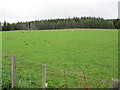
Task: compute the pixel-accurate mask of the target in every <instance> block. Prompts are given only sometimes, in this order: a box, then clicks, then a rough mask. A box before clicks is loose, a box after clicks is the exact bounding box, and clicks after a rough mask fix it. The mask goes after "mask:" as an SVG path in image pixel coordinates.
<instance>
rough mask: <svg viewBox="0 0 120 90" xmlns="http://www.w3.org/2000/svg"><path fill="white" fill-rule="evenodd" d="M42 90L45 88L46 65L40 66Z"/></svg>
mask: <svg viewBox="0 0 120 90" xmlns="http://www.w3.org/2000/svg"><path fill="white" fill-rule="evenodd" d="M42 88H46V64H43V66H42Z"/></svg>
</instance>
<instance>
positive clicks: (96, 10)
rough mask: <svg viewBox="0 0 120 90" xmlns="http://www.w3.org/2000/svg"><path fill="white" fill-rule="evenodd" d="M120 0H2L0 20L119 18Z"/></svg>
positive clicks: (0, 0) (10, 21) (0, 3)
mask: <svg viewBox="0 0 120 90" xmlns="http://www.w3.org/2000/svg"><path fill="white" fill-rule="evenodd" d="M118 1H119V0H0V21H1V22H3V21H4V20H6V21H7V22H9V23H13V22H18V21H22V22H24V21H34V20H43V19H55V18H68V17H74V16H75V17H81V16H92V17H102V18H104V19H116V18H118Z"/></svg>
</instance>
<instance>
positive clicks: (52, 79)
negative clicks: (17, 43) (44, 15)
mask: <svg viewBox="0 0 120 90" xmlns="http://www.w3.org/2000/svg"><path fill="white" fill-rule="evenodd" d="M0 54H1V55H5V56H3V57H4V59H6V58H7V59H6V60H8V62H9V63H8V62H7V63H6V62H5V60H4V62H3V75H2V76H3V77H6V75H7V76H8V78H7V79H8V82H9V83H8V82H5V83H2V84H3V85H4V86H3V87H6V86H5V85H6V84H9V85H8V86H7V87H10V65H11V64H10V61H9V60H11V56H14V55H11V54H5V53H0ZM17 59H19V60H17V82H18V85H17V87H21V86H22V87H23V88H30V87H31V86H32V87H36V86H37V87H38V88H41V85H42V84H41V83H42V74H41V73H42V65H43V64H44V63H40V62H36V61H33V60H30V59H25V58H21V57H18V56H17ZM20 59H22V60H20ZM33 63H34V64H33ZM6 66H7V68H6ZM40 67H41V68H40ZM5 68H6V69H5ZM31 68H32V69H33V68H35V70H34V71H33V70H32V69H31ZM36 68H39V69H36ZM4 73H5V74H4ZM38 77H39V78H38ZM46 77H47V84H48V87H50V88H68V87H69V88H80V87H81V88H85V87H87V88H90V87H93V86H95V85H97V87H101V86H100V85H101V84H103V88H104V87H105V86H104V85H107V87H109V85H110V84H111V82H109V81H107V80H103V79H99V78H94V77H91V76H86V75H84V74H80V73H76V72H73V71H68V70H65V69H61V68H58V67H53V66H51V65H48V64H47V76H46ZM7 79H6V80H7ZM89 81H90V82H91V81H92V82H91V85H90V83H89ZM3 82H4V80H3ZM93 82H94V83H93Z"/></svg>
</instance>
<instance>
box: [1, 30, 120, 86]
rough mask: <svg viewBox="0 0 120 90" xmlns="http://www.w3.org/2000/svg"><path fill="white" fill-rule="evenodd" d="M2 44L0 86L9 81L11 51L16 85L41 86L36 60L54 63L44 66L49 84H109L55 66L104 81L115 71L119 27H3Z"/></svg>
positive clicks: (39, 70)
mask: <svg viewBox="0 0 120 90" xmlns="http://www.w3.org/2000/svg"><path fill="white" fill-rule="evenodd" d="M2 46H3V47H2V49H3V50H2V52H3V54H4V55H3V59H2V67H3V74H2V75H3V81H2V85H3V88H9V87H10V84H11V81H10V80H11V78H10V75H11V73H10V68H11V66H10V62H11V56H10V55H15V56H16V57H17V85H16V87H18V88H35V87H37V88H40V87H41V73H42V72H41V70H42V66H41V64H39V63H44V64H46V65H48V66H52V67H55V68H52V67H47V83H48V88H65V87H78V88H83V87H89V88H101V87H102V88H107V87H111V86H110V84H109V85H107V84H106V83H104V84H101V83H102V82H101V81H100V82H98V81H97V80H92V79H89V80H88V78H87V81H90V82H86V81H85V80H86V79H85V78H84V79H83V77H80V76H78V75H74V74H73V73H72V74H71V73H69V72H63V71H61V70H58V69H56V68H61V69H64V70H67V71H71V72H76V73H80V74H84V75H86V76H91V77H94V78H98V79H102V80H107V81H111V79H112V78H117V75H118V30H88V29H86V30H81V29H80V30H79V29H77V30H69V29H66V30H30V31H24V30H22V31H6V32H2ZM7 54H10V55H7ZM31 60H32V61H34V62H37V63H33V62H31ZM83 82H85V83H83ZM98 83H100V84H98ZM89 84H90V85H89Z"/></svg>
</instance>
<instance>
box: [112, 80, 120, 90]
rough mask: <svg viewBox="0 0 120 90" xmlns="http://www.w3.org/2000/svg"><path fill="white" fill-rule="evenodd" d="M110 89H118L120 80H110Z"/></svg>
mask: <svg viewBox="0 0 120 90" xmlns="http://www.w3.org/2000/svg"><path fill="white" fill-rule="evenodd" d="M112 88H120V80H118V79H113V78H112Z"/></svg>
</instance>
